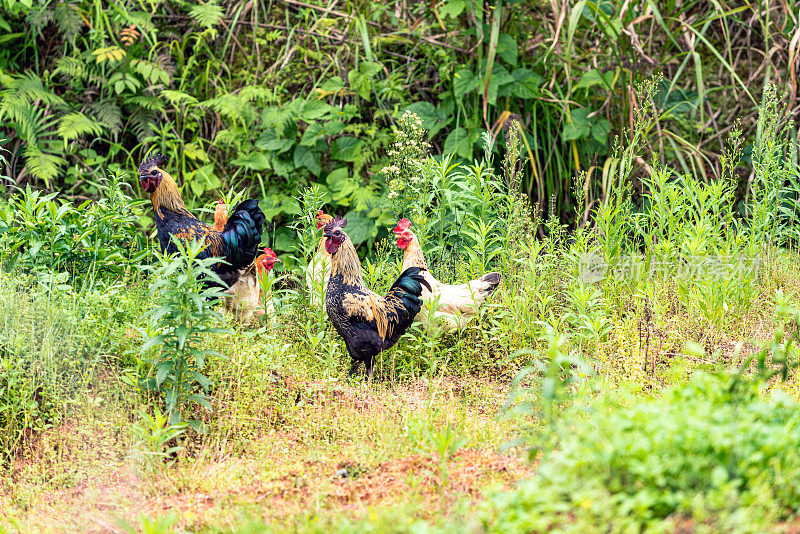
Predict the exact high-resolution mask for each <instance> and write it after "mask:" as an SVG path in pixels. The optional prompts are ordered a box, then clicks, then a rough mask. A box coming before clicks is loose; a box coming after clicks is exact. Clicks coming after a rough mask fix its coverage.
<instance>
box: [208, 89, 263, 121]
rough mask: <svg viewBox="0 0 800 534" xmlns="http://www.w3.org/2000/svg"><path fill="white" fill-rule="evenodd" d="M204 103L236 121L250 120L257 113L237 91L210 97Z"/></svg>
mask: <svg viewBox="0 0 800 534" xmlns="http://www.w3.org/2000/svg"><path fill="white" fill-rule="evenodd" d="M203 104H204V105H206V106H209V107H210V108H211V109H213V110H214V111H216V112H217V113H219V114H220V115H222V116H224V117H227V118H229V119H231V120H232V121H234V122H241V121H249V120H250V119H252V118H253V117H254V115H255V108H253V106H252V105H251V104H250V103H249V102H247V101H246V100H244V99H243V98H242V97H240V96H239V95H237V94H235V93H227V94H224V95H219V96H217V97H214V98H210V99H208V100H205V101H204V102H203Z"/></svg>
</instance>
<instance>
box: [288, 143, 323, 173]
mask: <svg viewBox="0 0 800 534" xmlns="http://www.w3.org/2000/svg"><path fill="white" fill-rule="evenodd" d="M294 165H295V167H305V168H306V169H308V170H309V171H311V172H312V173H313V174H314V175H315V176H319V174H320V172H322V154H320V153H319V152H317V151H316V150H312V149H310V148H308V147H304V146H296V147H295V148H294Z"/></svg>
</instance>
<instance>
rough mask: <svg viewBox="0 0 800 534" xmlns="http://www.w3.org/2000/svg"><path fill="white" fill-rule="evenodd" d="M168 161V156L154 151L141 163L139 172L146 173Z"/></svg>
mask: <svg viewBox="0 0 800 534" xmlns="http://www.w3.org/2000/svg"><path fill="white" fill-rule="evenodd" d="M168 161H169V160H168V159H167V156H164V155H162V154H159V153H158V152H153V153H152V154H150V156H148V157H147V158H146V159H145V160H144V161H143V162H142V163H141V164H140V165H139V174H146V173H147V171H149V170H150V169H152V168H153V167H161V166H163V165H166V164H167V162H168Z"/></svg>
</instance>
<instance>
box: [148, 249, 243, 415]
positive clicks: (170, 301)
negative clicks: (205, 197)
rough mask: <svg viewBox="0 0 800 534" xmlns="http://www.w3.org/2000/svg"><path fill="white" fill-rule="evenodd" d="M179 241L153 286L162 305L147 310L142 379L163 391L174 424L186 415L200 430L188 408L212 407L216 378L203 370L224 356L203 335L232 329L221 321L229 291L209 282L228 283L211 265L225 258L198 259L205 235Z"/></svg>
mask: <svg viewBox="0 0 800 534" xmlns="http://www.w3.org/2000/svg"><path fill="white" fill-rule="evenodd" d="M173 241H174V242H175V243H176V246H177V247H178V251H179V252H178V254H177V256H175V257H169V256H159V260H160V264H159V265H158V266H157V268H156V269H155V270H154V275H155V281H154V282H153V283H152V285H151V286H150V291H151V292H152V293H153V294H155V295H156V302H157V303H158V304H159V306H158V307H157V308H156V309H154V310H152V311H150V312H148V314H147V317H148V318H149V326H148V336H147V339H146V340H145V342H144V344H143V345H142V346H141V348H140V353H141V354H142V355H143V356H142V364H143V365H144V366H145V369H144V372H145V376H144V377H142V378H140V379H139V385H140V387H141V388H142V389H143V390H145V391H150V392H154V393H159V394H161V395H163V397H164V406H165V409H166V414H167V415H168V416H169V419H168V421H169V424H170V425H177V424H178V423H179V422H181V421H186V422H188V423H189V424H190V425H192V427H193V428H195V429H196V430H197V429H199V428H200V426H199V425H200V422H199V421H198V420H197V419H191V418H190V416H188V414H187V411H188V410H189V408H190V407H191V406H192V405H199V406H201V407H203V408H206V409H210V408H211V404H210V402H209V399H208V395H207V394H208V391H209V388H210V387H211V382H210V380H209V379H208V378H207V377H206V375H204V374H203V372H204V369H205V367H206V360H207V358H209V357H211V356H219V354H218V353H216V352H215V351H213V350H208V349H204V348H202V347H203V337H204V336H205V335H206V334H221V333H228V332H230V330H229V329H227V328H224V327H222V326H215V325H217V324H218V323H219V322H220V321H221V319H222V318H221V316H220V315H219V313H217V311H216V310H215V305H216V303H217V299H218V298H219V297H221V296H222V295H223V292H222V291H221V290H220V289H218V288H217V287H213V286H211V287H209V286H208V282H213V281H216V282H217V283H218V284H221V283H222V282H221V281H219V278H218V277H217V276H216V275H215V274H214V273H213V272H212V271H211V265H213V264H214V263H216V262H217V261H219V260H218V259H217V258H207V259H198V258H197V255H198V254H199V253H200V252H201V251H202V249H203V243H202V242H200V241H197V242H192V243H190V244H187V245H183V244H181V243H180V241H179V240H178V239H173ZM197 386H199V387H200V390H201V391H198V390H197Z"/></svg>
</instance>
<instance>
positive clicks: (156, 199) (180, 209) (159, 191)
mask: <svg viewBox="0 0 800 534" xmlns="http://www.w3.org/2000/svg"><path fill="white" fill-rule="evenodd" d="M161 174H162V175H163V176H162V178H161V182H160V183H159V184H158V187H157V188H156V190H155V191H154V192H153V193H152V194H151V195H150V201H151V202H152V203H153V211H155V212H156V215H158V217H159V218H160V219H163V218H164V214H163V213H161V209H162V208H165V209H168V210H170V211H173V212H175V213H182V214H184V215H192V214H191V213H190V212H189V210H187V209H186V205H185V204H184V203H183V199H182V198H181V192H180V191H179V190H178V184H176V183H175V180H173V179H172V176H170V175H169V174H167V173H166V172H164V171H161ZM192 216H193V215H192Z"/></svg>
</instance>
